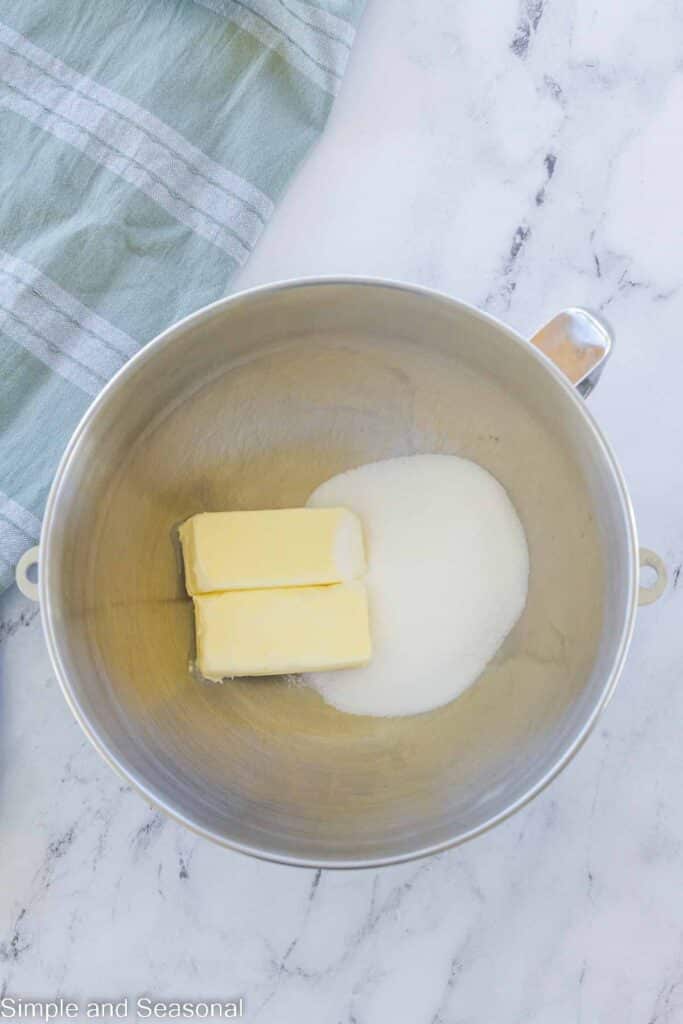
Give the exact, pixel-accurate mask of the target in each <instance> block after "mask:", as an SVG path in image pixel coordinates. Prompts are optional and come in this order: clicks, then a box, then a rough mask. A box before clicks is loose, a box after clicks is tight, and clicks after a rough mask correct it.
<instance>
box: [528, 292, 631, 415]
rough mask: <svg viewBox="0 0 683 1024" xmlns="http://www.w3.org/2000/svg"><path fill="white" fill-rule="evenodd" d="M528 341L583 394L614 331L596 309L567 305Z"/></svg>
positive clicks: (598, 369) (610, 345)
mask: <svg viewBox="0 0 683 1024" xmlns="http://www.w3.org/2000/svg"><path fill="white" fill-rule="evenodd" d="M531 344H532V345H535V346H536V348H538V349H540V350H541V352H543V353H544V355H546V356H548V358H549V359H551V360H552V361H553V363H555V366H557V368H558V369H560V370H561V371H562V373H564V375H565V376H566V377H568V378H569V380H570V381H571V383H572V384H573V385H574V387H575V388H576V389H577V391H578V392H579V394H580V395H582V396H583V398H586V397H587V396H588V395H589V394H590V393H591V391H592V390H593V388H594V387H595V385H596V384H597V383H598V380H599V379H600V374H601V373H602V371H603V368H604V366H605V363H606V362H607V360H608V359H609V356H610V353H611V351H612V349H613V348H614V331H613V330H612V328H611V327H610V325H609V324H608V323H607V321H606V320H604V319H603V318H602V317H601V316H599V315H598V314H597V313H591V312H590V311H589V310H587V309H580V308H578V307H571V308H570V309H565V310H563V311H562V312H561V313H558V314H557V316H555V317H553V319H552V320H550V321H548V323H547V324H545V326H544V327H541V329H540V330H539V331H536V333H535V334H534V336H533V338H532V339H531Z"/></svg>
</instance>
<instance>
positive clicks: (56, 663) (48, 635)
mask: <svg viewBox="0 0 683 1024" xmlns="http://www.w3.org/2000/svg"><path fill="white" fill-rule="evenodd" d="M320 286H323V287H329V286H336V287H338V286H343V287H350V288H356V287H370V288H384V289H386V290H388V291H403V292H410V293H412V294H414V295H419V296H422V297H423V298H424V299H427V300H432V301H437V302H440V303H444V304H446V305H451V306H455V307H458V309H459V310H460V311H461V312H464V313H466V314H468V315H469V316H471V317H473V318H474V319H475V320H479V321H480V322H481V323H484V324H486V325H488V326H489V327H492V328H494V329H496V330H498V331H499V332H501V333H502V334H504V335H505V336H506V337H507V339H508V340H509V341H510V342H512V343H514V344H517V345H520V346H521V347H522V348H523V349H524V350H525V351H526V353H527V354H528V356H529V357H530V358H532V359H535V360H536V361H537V362H538V363H539V364H540V365H541V366H542V367H543V368H544V369H545V370H546V372H548V373H549V374H550V375H551V376H552V377H553V378H554V379H555V381H556V383H558V384H559V385H560V387H562V388H563V389H564V391H565V393H566V395H567V397H568V398H569V399H570V401H572V402H573V403H574V405H575V407H576V409H577V410H578V411H579V413H580V415H581V416H583V418H584V420H585V422H586V426H587V427H588V429H589V431H590V433H591V435H592V440H593V442H594V443H595V445H596V447H597V448H598V450H599V451H600V452H601V454H602V456H603V462H604V464H605V465H606V466H607V468H608V470H609V472H610V475H611V478H612V484H613V487H614V490H615V492H616V495H617V497H618V499H619V504H620V511H621V519H622V524H621V525H622V526H623V528H624V531H625V534H626V536H627V539H628V547H629V549H630V558H629V564H628V566H627V567H626V570H627V589H628V601H627V605H626V614H625V616H624V621H623V623H622V626H621V631H620V636H619V639H618V643H617V648H616V654H615V657H614V662H613V664H612V667H611V670H610V671H609V672H608V673H607V674H606V678H605V682H604V685H603V687H602V690H601V692H600V694H599V697H598V699H597V700H596V702H595V705H594V706H593V708H592V710H591V713H590V715H588V717H587V719H586V721H585V722H584V724H583V726H582V727H581V729H580V731H579V732H578V734H577V735H576V736H575V738H574V740H573V741H572V742H571V743H570V744H569V745H568V746H567V748H566V749H565V750H564V752H563V753H562V755H561V756H560V757H558V758H557V760H556V761H555V763H554V764H553V765H552V766H551V767H550V768H549V769H548V770H547V771H546V772H545V773H544V774H543V775H542V776H541V777H540V778H539V779H538V780H537V781H536V782H535V783H534V784H533V785H531V786H529V787H528V789H527V790H526V792H524V793H523V794H522V795H521V796H520V797H519V798H518V799H517V800H515V801H514V802H513V803H512V804H510V805H509V806H508V807H506V808H505V809H504V810H502V811H499V812H498V813H496V814H493V815H491V816H490V817H489V818H487V819H485V820H484V821H482V822H481V823H480V824H478V825H476V826H474V827H472V828H470V829H468V830H467V831H465V832H462V833H458V834H456V835H454V836H452V837H450V838H448V839H445V840H441V841H439V842H436V843H429V844H426V845H423V846H420V845H418V846H417V847H416V848H415V849H411V850H409V851H407V852H403V853H397V854H393V855H392V854H390V855H384V856H369V857H359V858H348V857H342V858H335V857H326V856H321V857H317V858H316V857H306V856H302V857H299V856H294V855H292V854H290V853H289V852H286V851H278V850H277V849H276V848H275V847H273V848H269V847H265V848H264V847H259V846H255V845H252V844H249V843H243V842H239V841H238V840H234V839H231V838H229V837H226V836H225V835H223V834H222V833H219V832H214V831H213V830H211V829H209V828H206V827H205V826H203V825H201V824H199V823H197V822H196V821H193V820H192V819H191V818H190V817H188V816H186V814H184V813H182V812H180V811H178V810H176V809H175V808H174V807H173V806H171V805H169V803H168V802H167V801H166V800H165V798H164V797H163V796H162V795H161V794H159V793H158V792H156V790H155V789H154V788H153V787H150V786H149V785H148V784H147V783H146V782H145V781H144V780H143V779H142V778H141V777H140V776H139V774H138V773H137V772H136V770H134V769H133V768H131V767H129V766H127V765H126V764H125V763H124V762H123V761H122V760H119V758H118V757H117V756H116V755H115V754H113V753H112V752H111V751H110V750H109V748H108V746H107V743H106V741H105V740H104V739H103V738H102V736H101V735H100V733H99V731H98V729H97V726H96V724H95V723H93V722H92V721H91V720H90V718H89V717H88V715H87V714H86V713H85V711H84V710H83V708H82V707H81V706H80V704H79V701H78V699H77V697H76V695H75V694H74V692H73V689H72V687H71V683H70V680H69V675H68V672H67V670H66V667H65V665H64V663H63V661H62V657H61V653H60V648H59V641H58V638H57V635H56V630H55V622H54V611H53V609H52V607H51V604H50V580H51V576H50V562H51V554H52V545H53V537H52V522H53V519H54V517H55V513H56V508H57V504H58V499H59V494H60V490H61V488H62V485H63V482H64V480H65V478H66V477H67V475H68V472H69V467H70V465H71V462H72V459H73V456H74V452H75V450H76V447H77V445H78V443H79V441H80V440H81V438H82V437H83V436H84V435H85V433H86V431H87V430H88V428H89V426H90V423H91V422H92V421H93V420H94V419H95V417H96V416H98V415H99V411H100V409H101V408H102V407H103V406H104V405H105V404H106V402H108V400H109V398H110V396H111V395H112V394H113V393H114V392H115V391H116V390H117V389H118V388H119V387H120V386H121V385H122V383H124V382H125V380H126V379H127V378H128V376H129V375H130V374H131V373H134V372H135V371H136V370H137V369H138V368H139V367H141V366H143V365H144V364H145V363H146V362H148V361H149V360H150V359H153V358H154V357H155V354H156V353H157V352H158V351H159V350H160V349H162V348H164V347H166V346H167V345H170V344H173V342H174V341H175V340H176V339H177V338H178V337H179V336H181V335H182V334H184V333H185V332H186V331H187V330H188V329H190V328H192V327H196V326H197V325H199V324H201V323H202V322H204V321H205V320H208V319H211V318H213V317H214V316H217V315H219V314H220V313H222V312H223V311H224V310H226V309H228V308H230V307H231V306H236V305H239V304H242V303H244V302H249V301H251V300H252V299H253V298H258V297H259V296H262V295H264V294H268V293H271V294H275V293H277V292H285V291H290V290H292V289H300V288H312V287H320ZM38 589H39V601H40V611H41V621H42V625H43V633H44V636H45V640H46V645H47V649H48V653H49V656H50V661H51V663H52V667H53V670H54V672H55V675H56V677H57V680H58V682H59V685H60V688H61V690H62V693H63V695H64V698H65V700H66V702H67V704H68V706H69V707H70V709H71V711H72V713H73V715H74V717H75V718H76V720H77V722H78V723H79V725H80V726H81V728H82V729H83V731H84V733H85V735H86V736H87V737H88V739H89V740H90V742H91V743H92V745H93V746H94V747H95V749H96V750H97V752H98V753H99V754H100V756H101V757H102V759H103V760H104V761H105V762H106V763H107V764H108V765H109V766H110V767H111V768H113V769H114V771H115V772H116V773H117V774H118V775H119V776H120V777H121V778H123V779H124V781H125V782H127V783H128V784H129V785H131V786H132V787H133V788H134V789H136V790H137V791H138V793H140V795H141V796H142V797H144V799H145V800H147V801H148V803H150V804H152V805H153V806H155V807H157V808H158V809H159V810H161V811H163V812H164V814H166V815H168V816H169V817H170V818H172V819H174V820H175V821H176V822H178V823H179V824H181V825H183V826H184V827H185V828H187V829H189V830H190V831H191V832H194V833H195V834H196V835H199V836H202V837H203V838H206V839H210V840H211V841H212V842H214V843H217V844H218V845H219V846H223V847H225V848H227V849H231V850H235V851H237V852H239V853H243V854H247V855H249V856H251V857H256V858H257V859H260V860H265V861H270V862H273V863H278V864H287V865H290V866H293V867H301V868H315V869H317V868H326V869H358V868H378V867H383V866H388V865H392V864H402V863H407V862H410V861H413V860H418V859H420V858H422V857H428V856H431V855H433V854H437V853H442V852H444V851H445V850H448V849H451V848H452V847H455V846H460V845H461V844H462V843H465V842H468V841H469V840H471V839H474V838H476V837H477V836H480V835H483V834H484V833H486V832H488V831H489V830H490V829H492V828H494V827H495V826H496V825H499V824H500V823H502V822H503V821H505V820H507V819H508V818H509V817H511V816H512V815H513V814H515V813H516V812H517V811H519V810H521V808H523V807H525V806H526V805H527V804H528V803H529V802H530V801H531V800H533V798H534V797H536V796H537V795H538V794H539V793H541V792H542V791H543V790H544V789H545V788H546V787H547V786H548V785H549V784H550V783H551V782H552V781H553V780H554V779H555V778H556V777H557V776H558V775H559V773H560V772H561V771H562V770H563V769H564V768H565V767H566V766H567V764H569V762H570V761H571V760H572V759H573V758H574V756H575V755H576V754H577V753H578V751H579V750H580V749H581V747H582V746H583V744H584V743H585V742H586V740H587V739H588V737H589V735H590V734H591V732H592V731H593V729H594V727H595V725H596V722H597V721H598V718H599V717H600V715H601V713H602V712H603V711H604V709H605V707H606V706H607V704H608V703H609V701H610V699H611V698H612V695H613V694H614V691H615V689H616V685H617V682H618V681H619V678H620V676H621V673H622V671H623V667H624V663H625V661H626V656H627V654H628V649H629V647H630V644H631V640H632V637H633V631H634V628H635V619H636V610H637V603H638V600H637V598H638V538H637V529H636V522H635V514H634V510H633V505H632V502H631V498H630V495H629V492H628V488H627V486H626V482H625V479H624V475H623V472H622V470H621V467H620V465H619V463H618V461H617V458H616V455H615V453H614V450H613V449H612V446H611V445H610V443H609V442H608V441H607V439H606V437H605V435H604V434H603V432H602V430H601V428H600V427H599V426H598V424H597V422H596V420H595V418H594V416H593V414H592V413H591V412H590V410H589V409H588V408H587V407H586V403H585V400H584V399H582V398H581V397H580V395H579V394H578V392H577V390H576V389H575V388H574V387H573V386H572V385H571V383H570V382H569V380H568V379H567V378H566V377H565V376H564V374H563V373H562V372H561V371H560V370H559V369H558V368H557V367H556V366H555V364H554V363H553V362H552V360H551V359H549V358H548V357H547V356H546V355H545V354H544V353H543V352H541V351H540V350H539V349H538V348H536V346H534V345H533V344H532V342H530V341H529V340H528V339H526V338H525V337H524V336H523V335H521V334H520V333H519V332H518V331H516V330H515V329H514V328H512V327H510V326H509V325H508V324H506V323H505V322H504V321H502V320H500V319H499V318H498V317H495V316H493V315H492V314H490V313H486V312H484V311H483V310H481V309H479V308H478V307H476V306H473V305H471V304H470V303H468V302H464V301H462V300H461V299H457V298H455V297H454V296H452V295H448V294H447V293H445V292H441V291H438V290H436V289H433V288H427V287H424V286H422V285H416V284H413V283H411V282H407V281H400V280H393V279H385V278H372V277H365V276H355V275H324V276H320V277H304V278H292V279H284V280H280V281H275V282H271V283H268V284H263V285H257V286H255V287H252V288H247V289H243V290H240V291H237V292H235V293H233V294H231V295H227V296H224V297H223V298H220V299H217V300H216V301H215V302H211V303H209V304H208V305H206V306H202V307H201V308H200V309H198V310H195V311H194V312H193V313H190V314H188V315H187V316H185V317H183V318H182V319H181V320H178V321H176V322H175V323H173V324H171V325H170V326H169V327H167V328H166V329H165V330H163V331H162V332H161V333H160V334H158V335H156V337H154V338H153V339H152V340H151V341H149V342H147V343H146V344H145V345H143V346H142V348H141V349H140V350H139V352H137V353H136V354H135V355H134V356H133V357H132V358H131V359H129V360H128V361H127V362H126V363H125V364H124V365H123V366H122V367H121V368H120V369H119V370H118V371H117V372H116V373H115V374H114V376H113V377H112V378H111V379H110V380H109V381H108V382H107V384H106V385H105V386H104V388H103V389H102V391H100V392H99V393H98V395H97V396H96V397H95V399H94V401H93V402H92V403H91V404H90V406H89V407H88V408H87V409H86V411H85V413H84V414H83V416H82V417H81V419H80V421H79V422H78V424H77V425H76V427H75V429H74V431H73V433H72V435H71V438H70V439H69V442H68V444H67V447H66V449H65V451H64V453H63V455H62V458H61V459H60V462H59V464H58V467H57V470H56V472H55V476H54V479H53V481H52V485H51V487H50V491H49V494H48V499H47V503H46V507H45V514H44V517H43V524H42V529H41V536H40V572H39V580H38Z"/></svg>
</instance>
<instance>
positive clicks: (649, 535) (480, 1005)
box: [0, 0, 683, 1024]
mask: <svg viewBox="0 0 683 1024" xmlns="http://www.w3.org/2000/svg"><path fill="white" fill-rule="evenodd" d="M682 52H683V9H682V8H681V6H680V3H679V2H678V0H621V2H620V3H618V4H617V3H602V4H598V3H597V2H596V0H570V2H567V3H558V2H553V0H498V2H496V3H481V2H477V0H461V2H460V3H457V4H444V3H429V4H428V3H421V4H416V3H414V2H412V0H369V4H368V9H367V12H366V15H365V18H364V20H363V23H362V25H361V30H360V33H359V37H358V43H357V46H356V48H355V50H354V53H353V55H352V60H351V65H350V69H349V74H348V78H347V80H346V83H345V85H344V88H343V90H342V94H341V96H340V97H339V101H338V103H337V105H336V108H335V110H334V112H333V115H332V118H331V121H330V124H329V128H328V131H327V133H326V135H325V137H324V138H323V140H322V142H321V143H320V144H319V145H318V147H317V148H316V149H315V152H314V153H313V154H312V156H311V157H310V159H309V160H308V162H307V163H306V165H305V167H303V168H302V170H301V172H300V174H299V175H298V177H297V179H296V181H295V183H294V185H293V187H292V188H291V190H290V192H289V193H288V195H287V197H286V199H285V201H284V202H283V204H282V205H281V207H280V209H279V210H278V212H277V214H276V217H275V219H274V221H273V222H272V225H271V226H270V228H269V230H268V231H267V233H266V235H265V237H264V238H263V240H262V242H261V244H260V247H259V249H258V251H257V253H256V256H255V258H254V259H253V261H252V262H251V264H250V265H249V267H248V268H247V269H246V271H245V272H244V273H243V274H242V277H241V279H240V281H239V282H238V283H237V286H240V285H243V286H246V285H252V284H255V283H260V282H265V281H270V280H274V279H279V278H285V277H287V278H289V277H294V276H298V275H314V274H321V273H337V272H338V273H354V274H366V275H376V276H386V277H391V278H401V279H405V280H409V281H415V282H419V283H421V284H424V285H428V286H433V287H436V288H438V289H441V290H443V291H446V292H450V293H452V294H454V295H457V296H459V297H461V298H464V299H466V300H468V301H469V302H472V303H475V304H477V305H479V306H481V307H482V308H484V309H486V310H489V311H491V312H493V313H495V314H497V315H499V316H501V317H502V318H504V319H506V320H508V321H509V322H510V323H511V324H512V325H514V326H515V327H517V328H519V329H520V330H521V331H523V332H531V331H532V330H533V329H535V328H536V327H537V326H538V325H539V324H540V323H542V322H543V321H544V320H546V319H548V318H549V317H550V316H552V314H553V313H555V312H556V311H558V310H559V309H560V308H561V307H563V306H566V305H571V304H581V305H588V306H591V307H593V308H595V309H598V310H602V311H604V313H605V314H606V315H607V316H608V317H609V318H610V319H611V321H612V323H613V325H614V327H615V329H616V331H617V335H618V344H617V348H616V351H615V354H614V356H613V358H612V360H611V362H610V365H609V367H608V369H607V371H606V372H605V374H604V377H603V379H602V381H601V383H600V386H599V388H598V390H597V392H596V393H595V395H594V396H592V397H591V399H590V403H591V407H592V409H593V411H594V413H595V414H596V415H597V417H598V419H599V420H600V422H601V424H602V425H603V427H604V429H605V431H606V432H607V434H608V436H609V437H610V439H611V440H612V442H613V444H614V447H615V449H616V451H617V454H618V456H619V458H620V459H621V462H622V465H623V467H624V471H625V473H626V477H627V479H628V481H629V485H630V488H631V493H632V496H633V500H634V504H635V508H636V513H637V517H638V522H639V529H640V534H641V538H642V542H643V543H644V544H645V545H647V546H648V547H652V548H654V549H655V550H657V551H658V552H659V553H660V554H661V555H662V556H663V557H664V559H665V561H666V562H667V564H668V566H669V570H670V576H671V582H670V585H669V587H668V589H667V591H666V593H665V594H664V596H663V598H662V599H661V600H660V601H659V603H658V604H656V605H653V606H651V607H650V608H645V609H641V612H640V614H639V615H638V623H637V629H636V635H635V639H634V642H633V646H632V649H631V654H630V657H629V660H628V665H627V668H626V671H625V672H624V674H623V677H622V681H621V683H620V686H619V688H618V690H617V693H616V695H615V698H614V699H613V701H612V703H611V704H610V706H609V708H608V710H607V712H606V713H605V715H604V717H603V718H602V720H601V723H600V725H599V728H598V729H597V730H596V732H595V733H594V734H593V736H592V737H591V739H590V740H589V742H588V743H587V745H586V746H585V748H584V749H583V750H582V752H581V753H580V755H579V756H578V757H577V758H576V759H575V761H574V762H573V763H572V764H571V765H570V766H569V767H568V768H567V769H566V770H565V771H564V772H563V773H562V775H561V776H560V777H559V778H558V779H557V780H556V781H555V782H554V783H553V784H552V785H551V786H550V788H549V789H548V790H546V791H545V792H544V793H543V794H542V795H541V796H540V797H539V798H537V799H536V800H535V801H533V802H532V804H531V805H530V806H528V807H527V808H526V809H525V810H523V811H522V812H520V813H519V814H517V815H516V816H515V817H513V818H512V819H510V820H509V821H507V822H506V823H505V824H503V825H502V826H500V827H498V828H497V829H495V830H494V831H493V832H491V833H489V834H488V835H486V836H484V837H483V838H480V839H478V840H476V841H475V842H473V843H471V844H469V845H467V846H465V847H462V848H459V849H456V850H453V851H451V852H449V853H445V854H443V855H440V856H438V857H434V858H431V859H427V860H424V861H418V862H416V863H413V864H408V865H404V866H400V867H392V868H385V869H382V870H372V871H367V872H333V871H326V872H322V873H321V872H316V871H308V870H297V869H294V868H287V867H279V866H276V865H271V864H267V863H260V862H257V861H254V860H250V859H248V858H246V857H242V856H240V855H238V854H233V853H230V852H226V851H224V850H221V849H219V848H217V847H214V846H212V845H211V844H210V843H208V842H206V841H203V840H200V839H198V838H195V837H194V836H192V835H191V834H189V833H188V832H186V831H184V830H183V829H182V828H180V827H179V826H177V825H176V824H174V823H173V822H171V821H169V820H166V819H165V818H164V817H162V816H160V815H159V814H158V813H156V812H155V811H154V810H152V809H151V808H150V807H148V806H147V805H146V804H145V803H144V801H143V800H142V799H141V798H140V797H139V796H138V795H137V794H136V793H134V792H132V791H131V790H130V788H129V787H128V786H126V785H124V784H123V783H122V782H121V781H120V780H119V779H118V778H117V777H116V776H115V775H114V774H113V773H112V772H111V771H110V770H109V768H107V767H106V766H105V765H104V763H103V762H101V761H100V759H99V757H98V756H97V754H96V753H95V751H94V750H93V749H92V748H91V747H90V745H89V743H88V742H87V741H86V739H85V737H84V736H83V734H82V733H81V730H80V728H79V727H78V725H77V724H76V722H75V721H74V720H73V718H72V716H71V714H70V712H69V710H68V708H67V706H66V704H65V702H64V700H63V698H62V696H61V693H60V691H59V687H58V685H57V683H56V681H55V679H54V676H53V674H52V672H51V669H50V665H49V662H48V657H47V654H46V650H45V646H44V643H43V639H42V634H41V629H40V623H39V619H38V613H37V609H36V607H35V606H33V605H31V604H29V603H28V602H26V601H25V600H24V599H23V598H22V597H21V596H20V595H19V594H18V593H17V591H16V588H15V589H13V590H12V591H10V592H9V593H8V594H6V595H5V596H4V598H3V599H2V601H1V602H0V613H1V621H0V673H1V675H2V687H1V690H0V705H1V706H0V757H1V759H2V762H1V771H0V866H1V871H2V887H1V891H0V990H1V991H6V992H7V993H11V994H13V995H15V994H21V995H23V996H25V997H28V996H31V997H33V998H39V997H44V998H47V997H52V998H54V997H55V996H56V995H64V996H68V997H70V998H74V999H80V1000H85V999H88V998H93V999H95V998H113V999H120V998H122V997H123V996H125V995H128V996H129V997H131V998H134V997H135V996H137V995H139V994H145V993H146V994H149V995H152V996H156V997H159V998H166V999H168V998H171V997H178V996H183V997H185V998H194V999H207V998H211V997H213V998H228V997H229V996H237V995H243V996H244V998H245V1002H246V1019H248V1020H250V1021H254V1022H266V1024H295V1022H309V1021H310V1022H315V1024H328V1022H329V1024H389V1022H391V1024H499V1022H501V1024H502V1022H505V1024H514V1022H519V1024H535V1022H538V1024H597V1022H599V1024H675V1022H679V1021H683V885H681V878H682V875H683V787H682V786H681V779H682V778H683V743H681V723H682V722H683V685H682V684H681V680H682V673H683V578H682V579H681V584H680V586H679V587H677V586H676V584H677V582H678V579H679V573H680V569H681V563H683V460H682V459H681V452H682V451H683V412H682V406H683V399H682V395H683V347H682V346H681V338H680V330H681V326H680V325H681V321H682V320H683V263H682V262H681V242H682V241H683V204H682V203H681V201H680V198H679V195H680V188H681V181H682V180H683V147H682V146H681V143H680V136H681V119H682V118H683V71H682V67H683V65H682V64H681V53H682ZM3 986H4V987H3Z"/></svg>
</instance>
